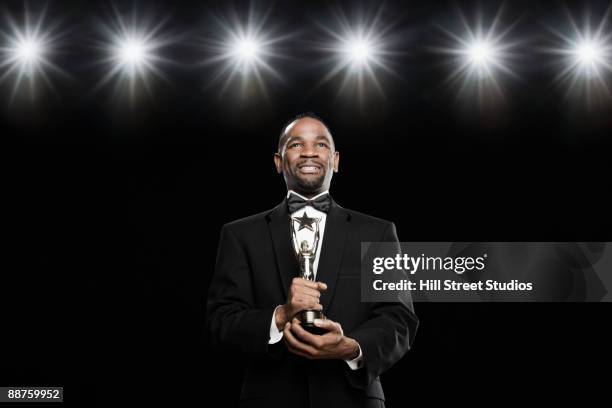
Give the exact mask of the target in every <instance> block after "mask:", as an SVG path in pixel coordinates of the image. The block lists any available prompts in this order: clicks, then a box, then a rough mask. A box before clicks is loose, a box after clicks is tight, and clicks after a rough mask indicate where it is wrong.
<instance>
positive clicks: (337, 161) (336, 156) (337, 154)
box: [334, 151, 340, 173]
mask: <svg viewBox="0 0 612 408" xmlns="http://www.w3.org/2000/svg"><path fill="white" fill-rule="evenodd" d="M338 164H340V152H338V151H335V152H334V173H337V172H338Z"/></svg>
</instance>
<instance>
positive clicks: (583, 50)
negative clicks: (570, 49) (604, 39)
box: [575, 41, 604, 68]
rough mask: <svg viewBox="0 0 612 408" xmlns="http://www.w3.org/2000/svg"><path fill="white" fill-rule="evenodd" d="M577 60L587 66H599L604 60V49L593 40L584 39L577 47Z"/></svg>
mask: <svg viewBox="0 0 612 408" xmlns="http://www.w3.org/2000/svg"><path fill="white" fill-rule="evenodd" d="M575 54H576V60H577V61H576V62H578V63H579V64H581V65H582V66H583V67H585V68H597V65H598V64H601V63H602V62H603V55H604V50H603V48H602V47H601V46H600V45H599V44H597V43H596V42H593V41H583V42H581V43H580V44H578V45H577V47H576V49H575Z"/></svg>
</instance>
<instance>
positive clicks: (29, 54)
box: [14, 38, 43, 65]
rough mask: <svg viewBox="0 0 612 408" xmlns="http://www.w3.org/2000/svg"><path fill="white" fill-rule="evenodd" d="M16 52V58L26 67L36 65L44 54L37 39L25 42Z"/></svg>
mask: <svg viewBox="0 0 612 408" xmlns="http://www.w3.org/2000/svg"><path fill="white" fill-rule="evenodd" d="M14 52H15V56H16V58H17V59H18V60H20V61H21V63H22V64H26V65H30V64H33V63H36V62H37V61H39V60H40V58H41V57H42V54H43V50H42V46H41V44H40V42H39V40H37V39H36V38H34V39H26V40H23V41H22V42H20V43H19V44H17V46H16V47H15V50H14Z"/></svg>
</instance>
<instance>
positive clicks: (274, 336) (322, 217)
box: [268, 190, 363, 370]
mask: <svg viewBox="0 0 612 408" xmlns="http://www.w3.org/2000/svg"><path fill="white" fill-rule="evenodd" d="M289 194H295V195H296V196H298V197H301V198H303V199H304V200H308V198H306V197H304V196H302V195H300V194H298V193H296V192H295V191H293V190H289V191H288V192H287V197H289ZM324 194H329V191H324V192H322V193H321V194H318V195H316V196H315V197H312V198H311V199H310V200H314V199H315V198H317V197H320V196H322V195H324ZM304 213H306V214H307V215H308V217H314V218H318V219H319V244H318V247H319V248H321V246H322V245H323V236H324V235H325V221H326V220H327V214H326V213H324V212H322V211H319V210H317V209H316V208H314V207H312V206H310V205H306V206H304V208H300V209H299V210H297V211H295V212H294V213H292V214H291V217H301V216H302V215H303V214H304ZM287 239H291V237H287ZM315 251H316V252H315V259H314V261H313V266H312V269H313V275H314V279H315V280H316V278H317V268H318V266H319V256H320V254H321V251H320V250H316V249H315ZM279 307H280V305H279V306H277V307H276V309H278V308H279ZM276 309H274V313H273V314H272V322H271V323H270V339H269V340H268V344H275V343H278V342H279V341H281V339H282V338H283V332H282V331H280V330H278V328H277V327H276V319H275V318H276ZM344 361H346V363H347V364H348V366H349V367H350V368H351V369H352V370H357V369H359V368H361V366H362V362H363V354H362V353H361V346H360V347H359V355H358V356H357V357H356V358H354V359H353V360H344Z"/></svg>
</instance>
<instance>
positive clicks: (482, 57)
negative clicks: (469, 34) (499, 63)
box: [466, 40, 495, 68]
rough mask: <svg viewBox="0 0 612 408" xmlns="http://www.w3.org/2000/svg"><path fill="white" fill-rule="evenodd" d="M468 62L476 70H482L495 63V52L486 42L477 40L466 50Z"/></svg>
mask: <svg viewBox="0 0 612 408" xmlns="http://www.w3.org/2000/svg"><path fill="white" fill-rule="evenodd" d="M466 55H467V57H468V60H469V62H470V63H471V64H472V65H473V66H474V67H476V68H484V67H487V66H488V65H489V64H493V63H495V61H494V56H495V50H494V49H493V48H492V47H491V46H490V45H489V44H488V43H487V42H486V41H482V40H477V41H475V42H473V43H472V44H470V45H469V47H467V49H466Z"/></svg>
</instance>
